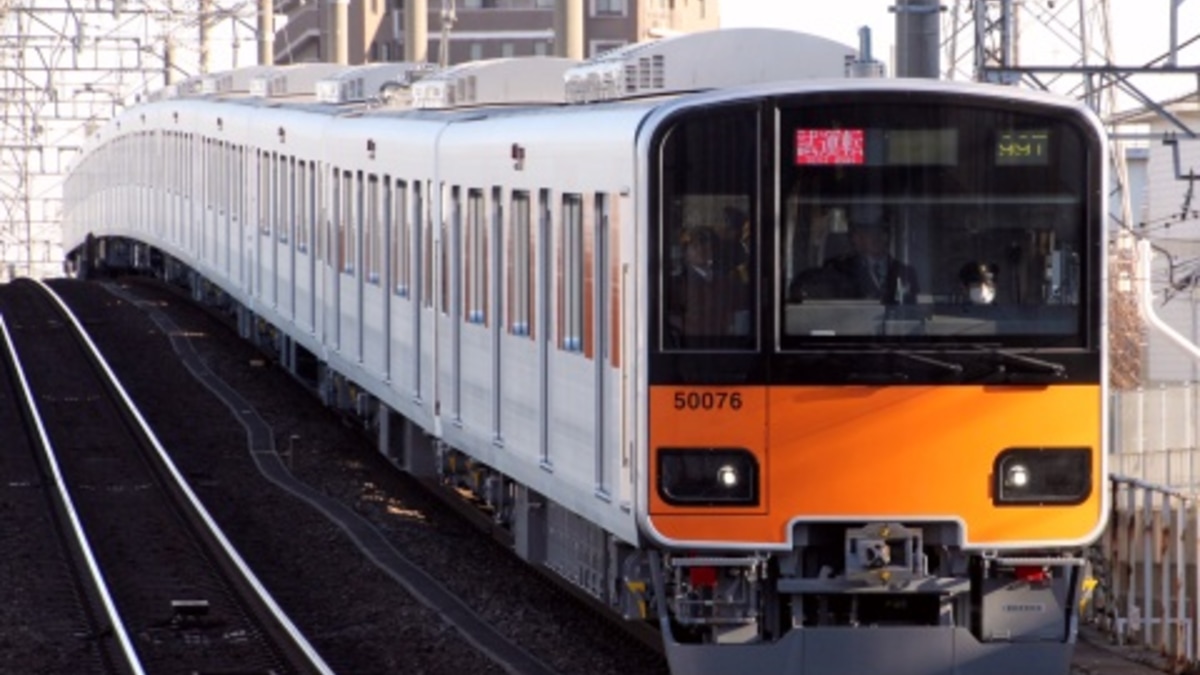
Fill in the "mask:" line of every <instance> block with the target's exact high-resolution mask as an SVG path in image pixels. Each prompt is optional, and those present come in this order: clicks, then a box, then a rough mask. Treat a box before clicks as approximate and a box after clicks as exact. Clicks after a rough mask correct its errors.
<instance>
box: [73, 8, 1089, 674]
mask: <svg viewBox="0 0 1200 675" xmlns="http://www.w3.org/2000/svg"><path fill="white" fill-rule="evenodd" d="M848 53H849V50H848V49H846V48H843V47H841V46H840V45H836V44H833V43H830V42H828V41H825V40H821V39H819V38H814V37H811V36H806V35H801V34H795V33H789V32H784V31H773V30H740V31H716V32H712V33H703V34H696V35H689V36H680V37H674V38H670V39H667V40H662V41H659V42H655V43H649V44H640V45H634V46H630V47H627V48H625V49H622V50H618V51H616V52H611V53H609V54H607V55H605V56H601V57H597V58H596V59H593V60H592V61H589V62H586V63H569V62H566V61H563V60H558V59H545V58H543V59H537V58H530V59H511V60H504V61H495V62H486V63H474V64H466V65H464V66H460V67H455V68H451V69H448V70H444V71H440V72H433V73H425V72H422V73H421V74H422V75H424V77H423V78H421V79H417V80H416V81H415V82H410V83H408V84H404V85H399V84H393V85H391V86H390V87H388V88H386V89H387V92H388V93H389V94H390V96H389V97H388V98H390V99H393V100H391V101H390V102H381V101H379V100H362V99H363V97H362V96H358V97H357V100H354V99H355V98H356V97H355V96H353V94H354V93H355V92H359V93H361V92H363V91H366V92H368V93H370V92H373V91H375V90H377V89H378V83H377V82H374V81H373V80H372V77H377V76H378V73H379V72H380V69H384V70H386V69H387V68H392V69H393V71H395V70H396V69H397V68H401V67H400V66H397V65H396V64H392V65H390V66H387V65H384V66H374V67H366V68H358V69H348V70H343V71H338V72H326V73H324V77H325V80H324V81H322V82H321V83H320V85H318V87H317V91H320V92H324V94H322V95H321V96H315V95H313V94H311V93H310V94H308V95H287V94H286V89H287V86H291V87H293V88H294V87H295V86H297V83H299V82H301V81H302V80H303V79H304V75H305V73H309V77H311V76H312V73H313V72H315V71H314V70H313V69H314V68H317V67H316V66H307V67H306V66H296V67H291V68H281V69H261V70H260V71H258V72H257V74H256V75H255V76H254V77H253V78H251V81H252V83H257V87H251V88H250V89H249V90H247V89H246V87H245V86H241V87H240V90H239V87H238V86H237V85H236V82H238V81H244V80H246V79H247V76H248V75H249V74H250V73H249V72H248V71H236V72H234V73H229V74H225V75H224V76H222V77H215V78H211V79H210V80H206V81H204V86H203V87H201V88H200V89H199V90H189V89H188V87H178V88H177V90H175V91H173V92H170V93H172V94H173V95H169V96H168V95H162V96H158V97H156V100H153V101H151V102H147V103H144V104H139V105H136V106H133V107H131V108H129V109H128V110H126V111H124V112H123V113H122V114H121V115H120V117H119V118H118V119H116V120H114V121H113V122H112V123H110V124H108V125H107V126H106V127H105V128H103V129H102V130H101V131H100V132H99V133H98V134H96V135H95V136H94V138H93V139H92V140H91V142H90V144H89V145H88V146H87V147H86V149H85V151H84V153H83V156H82V157H81V159H80V161H79V162H78V166H77V167H75V168H74V170H73V172H72V173H71V175H70V178H69V180H68V182H67V186H66V205H65V214H66V224H65V238H66V241H65V245H66V250H68V251H70V255H69V260H68V262H69V266H70V269H72V270H75V271H77V272H78V273H80V274H90V273H95V272H96V271H98V270H102V269H103V268H104V267H105V266H114V265H122V264H132V265H134V266H136V267H138V268H140V269H143V270H147V271H152V272H154V273H156V274H160V275H163V276H164V277H167V278H171V279H184V280H186V281H187V282H188V283H190V284H191V286H192V288H193V289H194V290H195V294H196V297H197V298H198V299H208V300H215V301H220V302H222V303H224V304H225V305H227V306H228V307H229V308H230V309H231V310H232V311H235V312H236V313H237V315H238V317H239V321H240V324H239V325H240V326H241V328H242V330H243V332H244V334H245V335H246V337H249V338H254V339H257V340H260V342H265V344H267V345H268V346H270V347H272V348H274V349H275V350H276V351H277V353H278V354H279V358H280V361H281V363H283V364H284V365H285V366H286V367H289V368H291V369H292V370H293V371H295V372H296V373H297V375H298V376H299V377H301V378H303V379H305V380H308V381H310V382H312V383H313V384H314V386H315V387H316V388H317V389H318V390H319V391H320V392H322V393H323V394H324V395H325V396H326V400H327V401H329V402H330V403H331V404H334V405H338V406H342V407H344V408H346V409H348V410H351V411H355V412H356V413H357V414H359V415H361V416H362V419H363V421H364V422H365V423H367V424H368V425H369V426H370V428H372V429H375V430H377V432H378V435H379V445H380V449H381V451H383V452H385V453H387V454H388V455H389V456H390V457H392V458H393V459H394V460H395V462H396V464H397V465H398V466H400V467H402V468H403V469H405V470H408V471H411V472H413V473H416V474H420V475H424V476H439V475H440V476H441V477H442V478H444V479H445V480H447V481H456V482H460V483H464V484H467V485H469V486H471V487H472V488H473V489H475V490H476V491H477V493H478V494H479V495H480V496H481V497H482V498H483V499H485V500H486V501H487V503H488V504H490V505H491V507H492V509H493V513H494V517H495V519H496V521H497V522H498V523H500V524H501V525H503V526H505V527H507V528H509V529H510V530H511V532H512V534H513V537H514V541H515V547H516V550H517V551H518V552H519V554H520V555H521V556H523V557H524V558H525V559H527V560H528V561H529V562H530V563H531V564H535V565H540V566H545V567H548V568H550V569H552V570H554V571H555V572H557V573H559V574H561V575H562V576H563V577H564V578H566V579H568V580H570V581H571V582H572V583H574V584H576V585H577V586H578V587H580V588H581V589H584V590H585V591H587V592H589V593H591V594H592V595H593V596H595V597H596V598H598V599H599V600H600V601H602V602H603V603H605V604H607V605H608V606H610V607H611V608H612V609H613V610H615V611H617V612H620V613H622V614H624V615H625V616H626V617H628V618H629V619H631V620H647V621H652V622H655V623H656V624H657V625H659V626H660V627H661V629H662V634H663V640H664V643H665V645H666V651H667V654H668V657H669V660H670V663H671V667H672V669H673V671H674V672H677V673H688V674H689V675H697V674H699V675H707V674H717V673H748V672H770V673H803V674H807V675H814V674H822V673H884V672H886V673H889V675H901V674H910V675H932V674H935V673H963V674H970V675H982V674H986V673H995V674H1004V675H1009V674H1010V673H1014V672H1027V673H1067V672H1068V669H1069V662H1070V659H1071V654H1072V648H1073V644H1074V641H1075V629H1076V620H1077V615H1076V608H1077V606H1078V601H1077V600H1078V598H1077V594H1078V592H1079V589H1080V585H1081V576H1082V563H1083V561H1082V559H1081V557H1080V549H1081V548H1082V547H1083V546H1085V545H1087V544H1089V543H1090V542H1092V541H1093V540H1094V539H1095V538H1096V537H1097V536H1098V535H1099V533H1100V531H1101V530H1102V528H1103V527H1104V525H1105V521H1106V513H1107V510H1108V504H1107V499H1108V497H1107V492H1106V490H1105V489H1104V476H1105V475H1106V472H1107V452H1106V448H1107V437H1106V433H1105V424H1104V420H1105V415H1106V410H1105V405H1106V403H1105V401H1106V396H1105V388H1106V385H1105V381H1106V375H1107V370H1106V369H1107V366H1106V358H1105V354H1106V331H1105V326H1106V322H1105V308H1106V302H1105V288H1106V274H1105V224H1104V213H1105V208H1104V199H1105V181H1106V172H1107V168H1106V167H1107V161H1106V146H1105V134H1104V131H1103V129H1102V127H1101V125H1100V124H1099V122H1098V120H1097V119H1096V117H1095V116H1094V115H1093V114H1092V113H1091V112H1090V111H1089V110H1088V109H1086V108H1085V107H1084V106H1083V105H1081V104H1079V103H1077V102H1075V101H1071V100H1066V99H1062V98H1057V97H1052V96H1050V95H1043V94H1040V93H1035V92H1029V91H1022V90H1018V89H1015V88H1005V87H999V86H991V85H971V84H963V83H949V82H936V81H901V80H895V79H847V78H844V77H842V74H843V72H844V69H845V64H846V57H847V55H848ZM321 68H325V69H326V70H327V71H328V69H329V67H328V66H322V67H321ZM372 73H375V75H372ZM393 74H394V72H393ZM239 78H240V80H239ZM745 79H753V80H755V81H754V82H749V83H746V82H743V80H745ZM285 81H286V82H290V83H291V84H290V85H287V86H285V85H284V84H283V83H284V82H285ZM547 82H549V83H550V84H548V85H547V84H545V83H547ZM222 83H224V84H222ZM229 83H235V86H233V87H232V88H229V87H227V86H225V85H228V84H229ZM256 89H257V90H256ZM347 94H350V96H349V98H347V96H346V95H347ZM339 97H340V98H339Z"/></svg>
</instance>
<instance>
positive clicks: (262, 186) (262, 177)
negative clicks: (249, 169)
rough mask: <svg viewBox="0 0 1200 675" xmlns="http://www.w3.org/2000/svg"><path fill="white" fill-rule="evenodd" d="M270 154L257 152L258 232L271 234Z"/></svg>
mask: <svg viewBox="0 0 1200 675" xmlns="http://www.w3.org/2000/svg"><path fill="white" fill-rule="evenodd" d="M271 166H272V162H271V154H270V153H267V152H259V154H258V231H259V234H261V235H263V236H264V237H265V236H269V235H270V234H271Z"/></svg>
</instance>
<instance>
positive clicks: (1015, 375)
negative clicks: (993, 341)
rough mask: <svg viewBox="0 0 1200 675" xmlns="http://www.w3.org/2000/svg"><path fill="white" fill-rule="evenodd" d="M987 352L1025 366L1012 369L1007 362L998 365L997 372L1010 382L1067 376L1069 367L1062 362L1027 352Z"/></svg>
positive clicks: (996, 350)
mask: <svg viewBox="0 0 1200 675" xmlns="http://www.w3.org/2000/svg"><path fill="white" fill-rule="evenodd" d="M987 353H988V354H991V355H992V356H996V357H999V358H1000V359H1001V360H1007V361H1008V362H1009V363H1010V364H1012V365H1014V366H1023V367H1024V368H1025V370H1017V371H1012V370H1009V368H1007V367H1006V366H1005V364H1003V363H1001V364H999V365H998V366H997V367H996V372H995V374H996V375H1000V376H1003V377H1005V378H1006V379H1007V380H1008V381H1010V382H1017V381H1022V380H1026V379H1029V380H1031V381H1036V382H1041V381H1044V378H1045V377H1046V376H1049V377H1051V378H1053V379H1062V378H1064V377H1066V376H1067V367H1066V366H1064V365H1063V364H1061V363H1054V362H1053V361H1046V360H1043V359H1038V358H1034V357H1032V356H1029V355H1026V354H1014V353H1012V352H1006V351H1002V350H1000V349H992V350H988V351H987Z"/></svg>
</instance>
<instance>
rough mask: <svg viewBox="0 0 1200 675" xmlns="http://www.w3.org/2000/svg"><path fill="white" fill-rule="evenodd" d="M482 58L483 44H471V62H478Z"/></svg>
mask: <svg viewBox="0 0 1200 675" xmlns="http://www.w3.org/2000/svg"><path fill="white" fill-rule="evenodd" d="M482 58H483V43H482V42H472V43H471V60H472V61H478V60H480V59H482Z"/></svg>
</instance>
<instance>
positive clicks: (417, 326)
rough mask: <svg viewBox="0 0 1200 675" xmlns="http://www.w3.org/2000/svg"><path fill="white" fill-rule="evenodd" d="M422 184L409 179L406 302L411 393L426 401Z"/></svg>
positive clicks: (426, 266)
mask: <svg viewBox="0 0 1200 675" xmlns="http://www.w3.org/2000/svg"><path fill="white" fill-rule="evenodd" d="M424 185H425V184H424V183H422V182H421V181H419V180H416V181H413V192H412V236H413V240H412V241H413V249H412V250H413V254H412V261H413V270H412V281H411V285H410V286H409V288H410V289H411V291H410V292H409V296H408V297H409V300H410V301H411V302H409V305H410V307H411V311H412V317H411V318H412V321H411V325H412V345H413V347H412V355H411V358H412V363H411V365H412V372H413V391H412V393H413V396H414V397H415V398H416V399H417V400H427V399H428V398H429V397H428V396H426V394H425V391H424V385H425V383H426V382H428V381H429V378H428V377H427V376H426V375H425V373H424V372H423V368H425V367H427V366H425V365H424V364H427V363H429V360H428V359H426V358H425V357H424V353H423V351H424V349H425V339H424V325H425V324H424V322H423V321H422V317H424V316H425V307H426V306H427V304H428V302H429V294H430V292H431V290H430V286H431V285H432V284H430V283H429V281H428V274H429V269H430V266H429V255H428V253H427V248H428V247H429V246H430V245H431V243H432V242H431V240H430V237H429V217H428V216H427V215H426V213H425V201H426V200H425V189H424Z"/></svg>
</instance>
